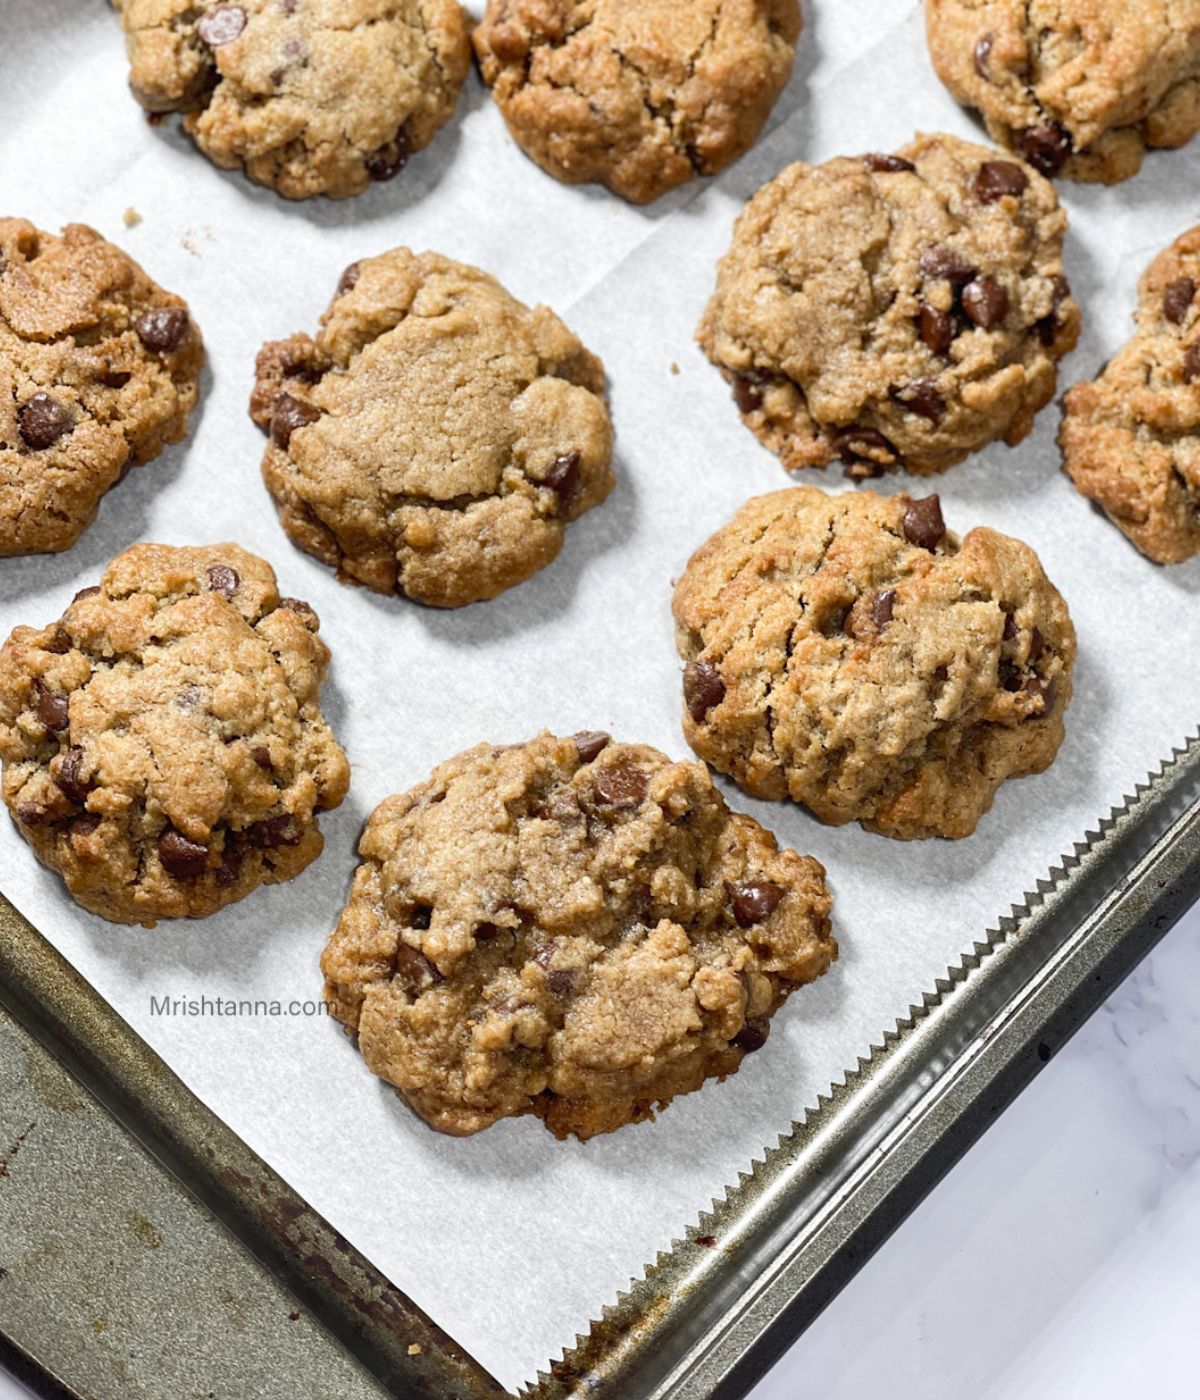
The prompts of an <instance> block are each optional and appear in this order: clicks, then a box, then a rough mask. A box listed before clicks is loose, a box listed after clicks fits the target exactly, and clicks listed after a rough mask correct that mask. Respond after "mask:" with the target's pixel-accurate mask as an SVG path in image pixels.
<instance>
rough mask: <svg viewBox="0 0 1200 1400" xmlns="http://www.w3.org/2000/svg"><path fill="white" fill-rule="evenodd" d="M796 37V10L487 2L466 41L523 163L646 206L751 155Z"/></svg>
mask: <svg viewBox="0 0 1200 1400" xmlns="http://www.w3.org/2000/svg"><path fill="white" fill-rule="evenodd" d="M800 28H801V18H800V8H799V6H798V4H797V3H796V0H690V3H688V4H682V5H681V4H679V3H677V0H490V3H489V5H488V9H487V14H486V16H485V18H484V20H483V23H482V24H480V25H479V26H478V27H477V28H476V29H475V32H474V34H473V36H472V37H473V40H474V44H475V51H476V54H477V55H478V57H479V65H480V69H481V70H482V72H483V77H484V81H485V82H487V83H488V84H489V86H490V87H491V89H492V92H493V95H494V96H495V99H496V102H497V103H498V105H499V107H500V110H501V112H502V113H503V116H504V120H505V121H506V122H507V124H508V129H509V131H510V132H511V133H512V135H513V139H514V140H515V141H516V142H517V144H518V145H519V146H520V147H521V149H522V150H523V151H524V152H525V154H526V155H528V156H529V157H530V158H531V159H533V160H534V161H536V162H537V164H538V165H540V166H541V167H542V169H543V170H545V171H547V172H548V173H549V174H551V175H553V176H554V177H555V178H556V179H559V180H563V181H566V182H567V183H568V184H581V183H585V182H595V183H599V184H603V185H607V186H608V188H609V189H611V190H613V191H614V192H615V193H616V194H619V195H622V196H623V197H624V198H625V199H628V200H631V201H633V202H634V203H637V204H645V203H647V202H649V201H650V200H653V199H657V198H658V197H659V195H661V194H664V193H665V192H666V191H667V190H669V189H673V188H674V187H675V186H676V185H681V184H683V183H685V182H686V181H688V180H691V179H694V178H695V177H696V176H697V175H715V174H716V173H717V172H718V171H720V170H723V169H724V168H725V167H726V166H727V165H729V164H730V162H731V161H734V160H736V159H737V158H738V157H739V156H740V155H742V154H743V153H744V152H745V151H747V150H748V149H749V148H750V146H751V145H752V144H753V142H754V140H755V139H756V137H757V136H758V134H759V132H760V131H761V130H762V127H763V124H764V123H765V122H766V120H767V117H768V115H769V114H770V111H771V108H772V107H773V106H774V104H775V100H776V98H777V97H778V96H779V94H780V92H781V91H782V90H783V88H784V87H785V85H786V84H787V80H788V77H789V76H790V74H791V71H792V59H793V55H794V52H795V44H796V39H797V37H798V36H799V34H800Z"/></svg>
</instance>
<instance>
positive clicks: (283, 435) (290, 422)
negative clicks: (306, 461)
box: [271, 394, 321, 451]
mask: <svg viewBox="0 0 1200 1400" xmlns="http://www.w3.org/2000/svg"><path fill="white" fill-rule="evenodd" d="M320 416H321V410H320V409H319V408H314V407H313V406H312V404H310V403H305V402H304V401H303V400H302V399H296V398H293V397H292V395H291V394H280V395H279V397H278V398H277V399H276V400H275V407H274V410H273V411H272V413H271V437H272V438H273V439H274V441H275V443H276V445H277V446H278V447H282V448H283V449H284V450H285V451H286V450H287V445H288V443H289V442H291V440H292V434H293V433H294V432H295V431H296V430H297V428H305V427H307V426H308V425H309V424H310V423H315V422H316V421H317V419H318V418H320Z"/></svg>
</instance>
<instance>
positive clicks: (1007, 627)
mask: <svg viewBox="0 0 1200 1400" xmlns="http://www.w3.org/2000/svg"><path fill="white" fill-rule="evenodd" d="M1018 630H1019V629H1018V628H1017V619H1016V618H1015V617H1014V616H1013V615H1012V613H1010V612H1006V613H1005V614H1004V633H1003V639H1004V641H1006V642H1011V641H1012V639H1013V638H1014V637H1015V636H1016V635H1017V632H1018Z"/></svg>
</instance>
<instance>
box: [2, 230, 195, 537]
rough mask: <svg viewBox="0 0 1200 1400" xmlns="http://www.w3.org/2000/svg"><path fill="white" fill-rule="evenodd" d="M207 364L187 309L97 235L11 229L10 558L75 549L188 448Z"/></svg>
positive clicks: (6, 508)
mask: <svg viewBox="0 0 1200 1400" xmlns="http://www.w3.org/2000/svg"><path fill="white" fill-rule="evenodd" d="M203 364H204V348H203V345H202V343H201V340H200V332H199V330H198V329H197V328H196V324H195V322H194V321H193V320H192V319H191V317H190V316H189V315H188V309H187V305H186V303H185V302H184V301H183V299H182V298H181V297H177V296H173V295H172V294H171V293H170V292H164V291H163V289H162V288H161V287H159V286H156V285H155V284H154V283H153V282H152V281H151V280H150V279H149V277H147V276H146V274H145V273H144V272H143V271H142V269H141V268H140V267H139V266H138V265H137V263H135V262H134V261H133V259H132V258H130V257H127V256H126V255H125V254H124V253H123V252H121V250H120V249H119V248H116V247H114V246H113V245H112V244H111V243H107V242H105V240H104V239H103V238H101V237H100V235H99V234H98V233H96V232H95V230H93V229H90V228H86V227H85V226H84V225H83V224H68V225H67V227H66V228H64V229H63V231H62V236H61V237H57V238H56V237H54V236H53V235H52V234H48V233H42V232H40V231H39V230H38V229H36V228H34V226H33V225H32V224H31V223H28V222H27V221H26V220H24V219H0V556H8V555H16V554H45V553H55V552H57V551H59V550H63V549H69V548H70V547H71V545H73V544H74V543H75V541H76V540H77V539H78V538H79V536H80V535H81V534H83V532H84V530H86V529H87V527H88V526H89V525H90V524H91V523H92V520H93V519H94V518H95V515H96V511H97V508H98V507H99V504H100V499H101V497H102V496H103V495H104V494H105V492H106V491H108V490H109V489H110V487H112V486H115V485H116V484H117V482H118V481H120V480H121V479H122V478H123V477H124V475H125V474H126V472H128V471H129V470H131V468H133V467H135V466H139V465H141V464H142V463H144V462H149V461H151V460H152V459H153V458H154V457H157V456H158V454H159V453H160V452H161V451H162V449H163V448H164V447H165V446H166V445H167V444H168V443H171V442H178V441H179V439H180V438H182V437H183V435H184V433H185V431H186V429H187V419H188V414H189V413H190V412H191V410H192V407H193V405H194V404H195V402H196V392H197V390H196V385H197V379H198V378H199V374H200V370H201V367H202V366H203Z"/></svg>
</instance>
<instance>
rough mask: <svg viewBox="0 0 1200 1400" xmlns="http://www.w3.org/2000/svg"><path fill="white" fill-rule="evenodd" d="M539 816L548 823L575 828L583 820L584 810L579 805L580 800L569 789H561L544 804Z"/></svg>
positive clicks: (553, 793) (552, 794)
mask: <svg viewBox="0 0 1200 1400" xmlns="http://www.w3.org/2000/svg"><path fill="white" fill-rule="evenodd" d="M538 816H540V817H544V818H545V819H546V820H547V821H551V822H558V824H559V825H560V826H573V825H575V823H576V822H580V821H582V820H583V809H582V807H580V805H579V799H578V798H577V797H576V796H575V794H574V793H573V792H572V791H571V790H570V789H569V788H560V789H558V791H556V792H552V793H551V794H550V796H549V797H547V798H546V800H545V802H543V803H542V806H541V810H540V811H539V812H538Z"/></svg>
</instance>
